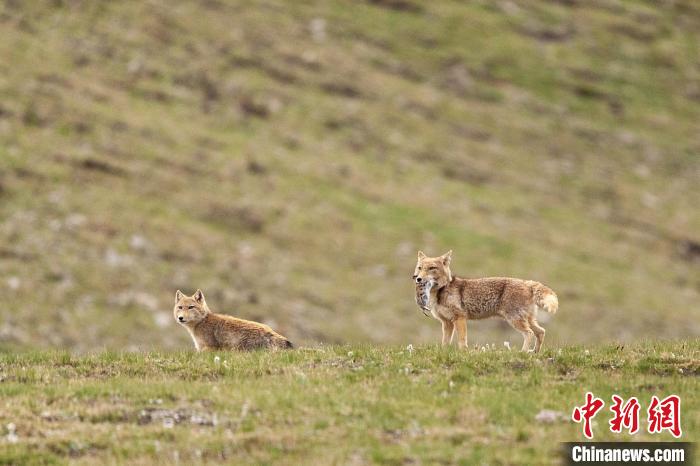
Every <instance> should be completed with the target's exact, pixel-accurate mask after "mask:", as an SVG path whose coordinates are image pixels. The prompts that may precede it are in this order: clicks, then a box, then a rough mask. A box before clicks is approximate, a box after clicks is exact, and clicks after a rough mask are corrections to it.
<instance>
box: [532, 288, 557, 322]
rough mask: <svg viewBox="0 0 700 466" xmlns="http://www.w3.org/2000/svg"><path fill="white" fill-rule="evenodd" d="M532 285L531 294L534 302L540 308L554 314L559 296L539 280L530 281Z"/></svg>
mask: <svg viewBox="0 0 700 466" xmlns="http://www.w3.org/2000/svg"><path fill="white" fill-rule="evenodd" d="M530 283H531V287H532V295H533V298H534V301H535V304H536V305H537V307H539V308H540V309H543V310H545V311H547V312H549V313H550V314H556V313H557V310H558V309H559V298H557V294H556V293H555V292H554V291H552V289H551V288H549V287H548V286H545V285H543V284H542V283H539V282H530Z"/></svg>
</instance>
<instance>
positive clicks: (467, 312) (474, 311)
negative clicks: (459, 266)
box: [413, 251, 559, 352]
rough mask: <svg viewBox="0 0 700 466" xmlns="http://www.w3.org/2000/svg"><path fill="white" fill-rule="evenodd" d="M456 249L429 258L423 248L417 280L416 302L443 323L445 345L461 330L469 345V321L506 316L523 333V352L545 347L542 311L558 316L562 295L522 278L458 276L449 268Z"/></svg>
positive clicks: (463, 342) (460, 342)
mask: <svg viewBox="0 0 700 466" xmlns="http://www.w3.org/2000/svg"><path fill="white" fill-rule="evenodd" d="M451 260H452V251H449V252H448V253H446V254H443V255H442V256H439V257H427V256H426V255H425V254H424V253H423V252H422V251H418V262H417V264H416V269H415V272H414V273H413V278H414V280H415V281H416V303H417V304H418V306H419V307H420V308H421V309H423V312H424V313H430V314H431V315H432V316H433V317H434V318H436V319H438V320H439V321H440V322H441V323H442V344H443V345H448V344H449V343H450V342H451V341H452V337H453V334H454V332H455V331H456V333H457V344H458V345H459V347H460V348H466V346H467V320H477V319H485V318H487V317H501V318H502V319H504V320H505V321H506V322H508V323H509V324H510V325H511V326H512V327H513V328H514V329H516V330H517V331H518V332H520V333H521V334H522V335H523V338H524V341H523V348H522V349H523V351H527V350H529V349H530V347H531V345H532V339H533V338H534V339H535V340H536V341H535V348H534V350H535V352H537V351H539V350H540V349H541V348H542V343H543V342H544V334H545V330H544V329H543V328H542V327H541V326H540V325H539V323H538V322H537V311H538V310H539V309H541V310H544V311H546V312H549V313H551V314H554V313H555V312H557V309H558V308H559V301H558V299H557V295H556V294H555V293H554V291H552V290H551V289H550V288H548V287H547V286H545V285H543V284H542V283H540V282H536V281H532V280H521V279H518V278H507V277H491V278H473V279H466V278H458V277H453V276H452V272H451V270H450V261H451Z"/></svg>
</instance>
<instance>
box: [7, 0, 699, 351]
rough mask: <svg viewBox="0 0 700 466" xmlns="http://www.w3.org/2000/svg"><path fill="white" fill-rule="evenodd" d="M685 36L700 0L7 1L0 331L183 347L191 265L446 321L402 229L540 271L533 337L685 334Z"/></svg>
mask: <svg viewBox="0 0 700 466" xmlns="http://www.w3.org/2000/svg"><path fill="white" fill-rule="evenodd" d="M699 38H700V5H698V3H697V2H694V1H692V0H685V1H683V0H678V1H667V2H646V1H627V2H619V1H613V0H596V1H591V2H580V1H561V2H555V1H552V2H520V1H475V2H469V3H468V4H465V3H464V2H457V1H440V2H430V3H429V4H425V3H424V2H419V1H417V0H415V1H412V0H373V1H368V2H359V1H357V2H355V1H331V2H301V1H299V2H286V1H281V0H280V1H273V0H269V1H258V2H245V1H235V2H234V1H217V0H205V1H199V2H194V1H192V2H178V4H177V5H175V4H173V3H172V2H166V1H162V0H152V1H148V2H110V3H107V2H88V1H85V2H80V1H45V2H42V1H37V2H18V1H9V0H8V1H4V2H2V3H1V4H0V219H1V222H0V292H2V294H3V297H4V303H5V304H4V306H3V309H2V311H0V316H1V320H0V346H2V347H5V348H29V347H64V348H71V349H75V350H78V351H85V350H90V349H98V348H115V349H116V348H120V349H150V348H160V349H168V348H186V347H188V346H187V345H190V344H191V343H190V342H189V341H188V339H189V337H188V336H187V333H186V332H185V331H184V330H182V329H181V328H178V326H177V325H176V324H175V323H174V321H173V320H172V316H171V308H172V303H173V296H174V293H175V290H176V289H178V288H180V289H182V290H183V291H185V292H188V293H191V292H193V291H194V289H195V288H197V287H200V288H202V289H203V290H204V292H205V295H206V297H207V301H208V302H209V304H210V306H211V307H212V308H213V309H214V310H216V311H225V312H229V313H234V314H235V315H238V316H241V317H245V318H252V319H258V320H261V321H265V322H267V323H269V324H271V325H273V326H274V327H275V328H276V329H278V330H279V331H280V332H282V333H284V334H286V335H288V336H289V337H290V338H292V339H293V340H295V341H297V342H299V343H302V344H314V343H318V342H330V343H339V342H361V341H366V342H382V343H398V344H408V343H413V344H417V343H421V342H437V341H438V336H439V333H440V332H439V325H438V323H437V322H435V321H432V320H428V319H426V318H425V317H423V316H422V315H421V313H420V311H419V310H418V309H417V307H416V306H415V304H414V302H413V285H412V282H411V280H410V276H411V273H412V270H413V267H414V263H415V254H416V251H417V250H418V249H422V250H424V251H425V252H426V253H428V254H429V255H430V254H432V255H437V254H440V253H443V252H445V251H446V250H448V249H453V250H454V260H453V271H454V272H455V273H456V274H457V275H459V276H465V277H477V276H490V275H506V276H519V277H524V278H530V279H535V280H540V281H543V282H545V283H546V284H548V285H549V286H551V287H552V288H554V289H555V290H556V291H557V292H558V294H559V296H560V302H561V308H560V312H559V313H558V314H557V315H556V316H555V318H554V319H552V320H549V322H546V323H545V324H544V326H545V327H546V328H547V329H548V330H549V332H548V342H549V343H551V344H568V343H584V344H585V343H590V342H601V341H611V340H635V339H640V338H675V337H685V336H692V335H694V336H697V335H698V334H700V323H698V320H697V315H698V310H699V309H698V304H697V303H698V302H699V299H700V296H699V295H700V267H699V264H700V236H699V234H698V232H700V210H699V209H698V205H700V188H699V187H698V186H699V183H700V156H699V154H700V41H699ZM542 320H544V318H543V319H542ZM504 339H507V340H511V341H516V342H518V343H517V344H519V339H520V337H519V336H518V335H517V333H515V332H514V331H512V330H511V329H509V328H508V327H507V326H506V325H505V324H502V323H500V322H497V321H489V322H479V323H476V324H473V325H471V326H470V342H471V343H482V344H483V343H487V342H489V343H490V342H493V341H498V342H499V345H500V341H502V340H504ZM516 346H517V345H516Z"/></svg>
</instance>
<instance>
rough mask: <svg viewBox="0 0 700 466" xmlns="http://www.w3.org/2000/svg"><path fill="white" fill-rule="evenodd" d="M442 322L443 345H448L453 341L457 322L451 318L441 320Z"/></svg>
mask: <svg viewBox="0 0 700 466" xmlns="http://www.w3.org/2000/svg"><path fill="white" fill-rule="evenodd" d="M441 322H442V346H447V345H449V344H450V343H452V335H454V330H455V324H453V323H452V322H450V321H449V320H441Z"/></svg>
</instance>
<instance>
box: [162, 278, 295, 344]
mask: <svg viewBox="0 0 700 466" xmlns="http://www.w3.org/2000/svg"><path fill="white" fill-rule="evenodd" d="M173 313H174V314H175V320H176V321H178V322H179V323H180V325H182V326H184V327H185V328H186V329H187V331H189V332H190V335H191V336H192V340H194V347H195V348H196V349H197V351H208V350H219V349H235V350H253V349H259V348H270V349H288V348H292V347H293V345H292V343H291V342H290V341H289V340H287V339H286V338H285V337H283V336H282V335H280V334H279V333H277V332H275V331H274V330H272V329H271V328H270V327H268V326H267V325H263V324H259V323H257V322H252V321H250V320H243V319H238V318H236V317H232V316H228V315H224V314H215V313H213V312H212V311H211V310H209V306H207V302H206V301H205V300H204V293H202V290H197V291H196V292H195V294H194V295H192V296H185V295H184V294H183V293H182V291H180V290H177V292H176V293H175V309H174V310H173Z"/></svg>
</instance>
